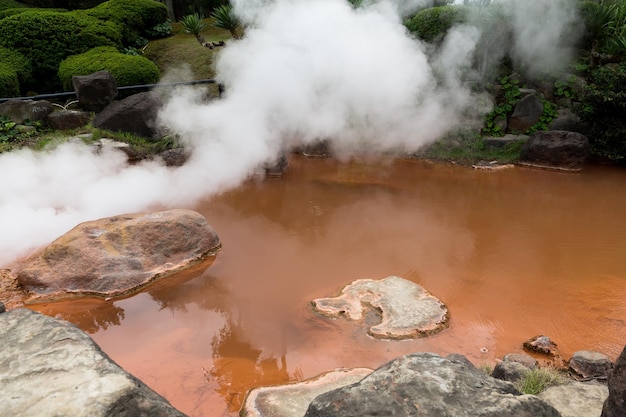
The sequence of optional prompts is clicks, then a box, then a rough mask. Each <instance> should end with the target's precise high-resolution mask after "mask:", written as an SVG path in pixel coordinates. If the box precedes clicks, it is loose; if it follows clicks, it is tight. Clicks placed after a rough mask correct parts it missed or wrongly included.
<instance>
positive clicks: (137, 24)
mask: <svg viewBox="0 0 626 417" xmlns="http://www.w3.org/2000/svg"><path fill="white" fill-rule="evenodd" d="M80 12H81V13H83V14H86V15H88V16H92V17H96V18H98V19H100V20H102V21H105V22H106V21H113V22H116V23H118V24H120V25H121V27H122V42H123V43H124V45H126V46H138V45H137V40H138V39H140V38H142V37H149V34H150V30H151V29H153V28H154V27H155V26H157V25H159V24H162V23H166V22H167V6H165V4H163V3H159V2H158V1H156V0H108V1H105V2H104V3H100V4H99V5H97V6H96V7H94V8H91V9H88V10H82V11H80ZM144 43H145V42H144Z"/></svg>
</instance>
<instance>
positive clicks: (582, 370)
mask: <svg viewBox="0 0 626 417" xmlns="http://www.w3.org/2000/svg"><path fill="white" fill-rule="evenodd" d="M569 367H570V369H571V370H572V371H574V372H576V374H578V375H580V376H582V377H583V378H606V377H607V376H608V375H609V372H610V371H611V369H612V368H613V363H612V362H611V359H609V357H608V356H606V355H604V354H602V353H599V352H592V351H589V350H579V351H577V352H574V354H573V355H572V358H571V359H570V360H569Z"/></svg>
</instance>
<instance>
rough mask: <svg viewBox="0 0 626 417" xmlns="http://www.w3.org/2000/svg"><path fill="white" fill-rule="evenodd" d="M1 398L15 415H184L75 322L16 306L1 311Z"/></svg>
mask: <svg viewBox="0 0 626 417" xmlns="http://www.w3.org/2000/svg"><path fill="white" fill-rule="evenodd" d="M0 340H2V341H3V346H2V349H0V381H2V389H1V390H0V404H2V415H4V416H14V417H18V416H19V417H57V416H72V417H120V416H121V417H131V416H146V417H147V416H151V417H152V416H155V417H169V416H176V417H184V414H183V413H181V412H180V411H178V410H176V409H175V408H174V407H172V406H171V405H170V404H169V403H168V402H167V400H165V399H164V398H163V397H161V396H159V395H158V394H157V393H155V392H154V391H152V390H151V389H150V388H148V387H147V386H146V385H145V384H143V383H142V382H141V381H139V380H138V379H136V378H135V377H133V376H132V375H130V374H129V373H127V372H126V371H124V370H123V369H122V368H120V367H119V366H118V365H117V364H116V363H115V362H113V361H112V360H111V359H110V358H109V357H108V356H107V355H106V354H104V353H103V352H102V351H101V350H100V348H99V347H98V345H96V344H95V343H94V341H93V340H92V339H91V338H90V337H89V336H88V335H87V334H85V333H84V332H82V331H81V330H79V329H78V328H76V327H75V326H74V325H72V324H70V323H67V322H64V321H61V320H57V319H54V318H51V317H47V316H44V315H41V314H38V313H35V312H33V311H31V310H27V309H21V308H20V309H14V310H11V311H9V312H7V313H4V314H0Z"/></svg>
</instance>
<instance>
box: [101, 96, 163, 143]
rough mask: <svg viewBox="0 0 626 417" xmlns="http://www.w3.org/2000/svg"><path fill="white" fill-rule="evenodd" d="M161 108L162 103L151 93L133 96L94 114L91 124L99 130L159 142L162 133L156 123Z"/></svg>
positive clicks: (115, 102)
mask: <svg viewBox="0 0 626 417" xmlns="http://www.w3.org/2000/svg"><path fill="white" fill-rule="evenodd" d="M161 107H163V103H162V101H161V100H160V99H159V98H158V96H157V95H156V94H153V93H152V92H146V93H139V94H133V95H132V96H130V97H127V98H125V99H123V100H119V101H114V102H112V103H111V104H109V105H108V106H106V107H105V108H104V109H103V110H102V111H101V112H100V113H98V114H96V116H95V117H94V119H93V121H92V124H93V126H94V127H97V128H99V129H106V130H110V131H112V132H126V133H132V134H134V135H137V136H141V137H143V138H147V139H154V140H159V139H160V138H161V137H162V133H163V132H161V129H160V128H159V125H158V122H157V117H158V113H159V110H160V109H161Z"/></svg>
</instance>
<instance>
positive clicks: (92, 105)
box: [72, 71, 118, 113]
mask: <svg viewBox="0 0 626 417" xmlns="http://www.w3.org/2000/svg"><path fill="white" fill-rule="evenodd" d="M72 86H73V87H74V91H75V92H76V97H77V98H78V102H79V103H80V106H81V107H82V108H83V109H85V110H87V111H93V112H96V113H98V112H100V111H102V109H104V108H105V107H106V106H108V105H109V104H110V103H112V102H113V100H114V99H115V97H117V93H118V92H117V82H116V81H115V78H114V77H113V76H112V75H111V73H110V72H109V71H98V72H94V73H93V74H89V75H77V76H74V77H72Z"/></svg>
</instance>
